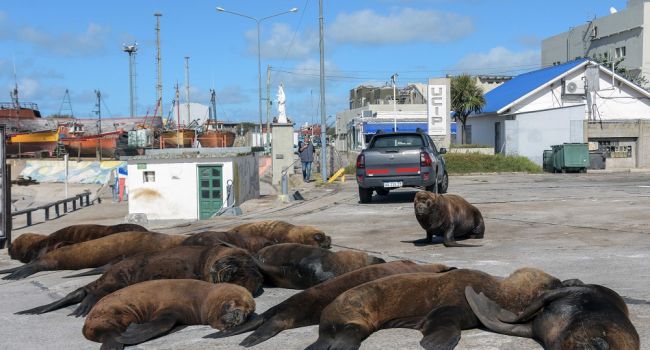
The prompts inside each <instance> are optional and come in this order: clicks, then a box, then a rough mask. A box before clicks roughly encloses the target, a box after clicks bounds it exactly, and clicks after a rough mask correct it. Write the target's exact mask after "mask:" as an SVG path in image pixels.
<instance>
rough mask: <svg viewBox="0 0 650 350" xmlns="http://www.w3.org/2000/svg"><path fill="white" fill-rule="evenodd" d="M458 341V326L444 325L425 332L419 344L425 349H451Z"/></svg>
mask: <svg viewBox="0 0 650 350" xmlns="http://www.w3.org/2000/svg"><path fill="white" fill-rule="evenodd" d="M459 341H460V327H458V326H456V325H444V326H441V327H437V328H436V329H435V330H433V333H429V334H425V335H424V337H423V338H422V340H420V345H421V346H422V347H423V348H425V349H427V350H453V349H454V348H456V345H457V344H458V342H459Z"/></svg>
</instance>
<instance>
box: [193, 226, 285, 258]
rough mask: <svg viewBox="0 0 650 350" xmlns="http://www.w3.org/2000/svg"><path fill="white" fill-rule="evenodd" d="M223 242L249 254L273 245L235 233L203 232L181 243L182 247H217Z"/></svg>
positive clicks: (264, 240) (267, 241)
mask: <svg viewBox="0 0 650 350" xmlns="http://www.w3.org/2000/svg"><path fill="white" fill-rule="evenodd" d="M223 242H226V243H230V244H232V245H235V246H237V247H240V248H242V249H246V250H248V251H249V252H251V253H256V252H257V251H258V250H260V249H262V248H264V247H267V246H269V245H273V244H275V243H274V242H273V241H271V240H268V239H266V238H264V237H261V236H245V235H240V234H238V233H235V232H218V231H205V232H200V233H195V234H193V235H191V236H190V237H189V238H187V239H186V240H185V241H183V245H203V246H210V245H219V244H221V243H223Z"/></svg>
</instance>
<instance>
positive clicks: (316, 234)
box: [228, 220, 332, 249]
mask: <svg viewBox="0 0 650 350" xmlns="http://www.w3.org/2000/svg"><path fill="white" fill-rule="evenodd" d="M228 231H229V232H235V233H239V234H241V235H245V236H261V237H265V238H266V239H268V240H270V241H273V242H275V243H301V244H305V245H314V246H317V247H321V248H326V249H329V248H330V247H331V245H332V239H331V238H330V237H329V236H327V235H326V234H325V233H324V232H323V231H322V230H320V229H318V228H316V227H313V226H297V225H293V224H290V223H288V222H284V221H279V220H267V221H256V222H251V223H248V224H242V225H239V226H236V227H233V228H231V229H230V230H228Z"/></svg>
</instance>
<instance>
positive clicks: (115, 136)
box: [61, 130, 129, 158]
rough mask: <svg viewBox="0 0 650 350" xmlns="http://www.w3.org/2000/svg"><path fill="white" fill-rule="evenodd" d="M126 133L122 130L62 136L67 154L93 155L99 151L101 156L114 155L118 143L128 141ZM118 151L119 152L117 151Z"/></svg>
mask: <svg viewBox="0 0 650 350" xmlns="http://www.w3.org/2000/svg"><path fill="white" fill-rule="evenodd" d="M128 137H129V135H128V133H126V132H125V131H123V130H118V131H111V132H104V133H101V134H95V135H72V136H68V137H62V138H61V142H62V143H63V144H64V145H65V148H66V150H67V151H68V154H69V155H71V156H73V157H95V156H97V152H98V151H99V152H100V154H101V156H102V157H107V158H110V157H116V156H119V154H116V150H117V149H118V148H119V145H120V143H126V142H128ZM118 153H119V152H118Z"/></svg>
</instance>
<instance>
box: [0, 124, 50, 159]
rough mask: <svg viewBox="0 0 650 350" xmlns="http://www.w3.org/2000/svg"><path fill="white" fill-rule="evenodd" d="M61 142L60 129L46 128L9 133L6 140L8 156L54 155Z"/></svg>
mask: <svg viewBox="0 0 650 350" xmlns="http://www.w3.org/2000/svg"><path fill="white" fill-rule="evenodd" d="M58 142H59V130H45V131H36V132H31V133H20V134H13V135H9V136H8V137H7V140H6V147H7V150H6V152H7V155H8V156H32V155H44V154H47V155H48V156H50V157H51V156H53V155H54V153H55V151H56V148H57V144H58Z"/></svg>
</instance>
